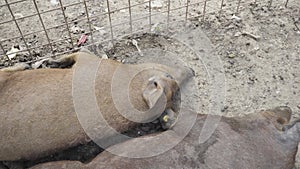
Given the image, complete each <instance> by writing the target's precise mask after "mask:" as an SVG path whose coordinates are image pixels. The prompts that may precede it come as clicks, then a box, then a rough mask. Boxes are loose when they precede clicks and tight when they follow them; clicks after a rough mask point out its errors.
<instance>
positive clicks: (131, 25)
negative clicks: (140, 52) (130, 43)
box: [128, 0, 132, 34]
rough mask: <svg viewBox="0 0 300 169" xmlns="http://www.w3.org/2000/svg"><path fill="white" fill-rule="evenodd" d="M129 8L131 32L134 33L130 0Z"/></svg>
mask: <svg viewBox="0 0 300 169" xmlns="http://www.w3.org/2000/svg"><path fill="white" fill-rule="evenodd" d="M128 5H129V7H128V10H129V24H130V33H131V34H132V13H131V2H130V0H128Z"/></svg>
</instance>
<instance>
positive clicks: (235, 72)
mask: <svg viewBox="0 0 300 169" xmlns="http://www.w3.org/2000/svg"><path fill="white" fill-rule="evenodd" d="M215 1H216V0H215ZM30 2H31V1H30ZM73 2H75V1H72V3H73ZM126 2H127V1H126ZM138 2H142V1H135V2H133V4H134V3H138ZM161 2H162V4H163V7H161V8H160V7H158V8H157V9H153V11H152V12H154V13H155V12H159V11H163V9H164V8H166V6H165V2H164V1H161ZM184 2H185V1H176V4H175V5H183V4H184ZM211 2H212V3H210V4H209V6H208V8H207V10H208V12H210V13H209V14H207V15H206V17H205V20H204V21H202V17H195V18H192V19H189V20H188V21H187V22H186V23H185V22H174V23H171V24H170V25H169V28H170V29H169V31H165V29H164V28H165V27H166V25H164V24H163V23H164V22H165V20H166V17H165V16H166V15H165V14H164V15H157V16H154V17H153V18H152V23H153V24H152V27H151V28H152V33H151V34H145V33H143V32H146V31H147V30H148V27H147V26H145V25H147V23H148V20H147V18H145V19H143V20H141V21H138V22H136V23H134V24H133V27H134V29H136V30H141V31H142V33H138V34H135V35H134V36H126V37H124V38H122V39H120V40H116V41H115V46H114V47H113V46H112V44H111V43H103V44H101V45H96V46H92V47H88V49H89V50H91V51H92V52H94V53H96V54H103V52H102V50H103V51H104V52H105V54H106V55H107V56H108V58H112V59H116V60H119V61H121V62H123V63H141V62H158V63H162V64H167V65H173V64H175V65H176V64H180V65H186V66H189V67H191V68H193V69H194V70H195V72H196V88H197V89H198V90H197V91H195V93H193V94H194V95H195V98H197V105H196V106H198V108H199V112H198V113H204V114H206V113H210V114H222V115H226V116H238V115H243V114H248V113H253V112H256V111H259V110H262V109H268V108H272V107H275V106H279V105H287V106H289V107H290V108H291V109H292V110H293V112H294V114H293V116H294V118H298V117H300V100H299V98H300V29H299V28H300V1H298V0H294V1H292V0H290V2H289V5H288V7H287V8H285V7H284V3H283V2H276V3H275V2H274V4H272V6H271V7H269V6H268V3H267V1H259V2H258V3H257V4H253V3H252V4H250V3H247V4H246V3H245V2H244V1H242V3H241V8H240V12H239V13H238V14H236V15H234V12H233V11H235V6H234V5H233V4H235V3H236V1H228V2H226V3H225V4H226V6H224V8H225V7H226V8H225V9H224V10H223V11H222V12H221V13H218V12H213V10H214V9H215V8H217V7H216V6H214V5H213V2H214V1H211ZM217 2H219V1H217ZM2 3H3V2H2ZM65 3H66V4H69V3H71V1H68V0H66V1H65ZM88 4H89V3H88ZM125 4H126V3H125V2H123V1H119V2H118V3H117V1H115V2H112V5H111V7H112V9H116V8H121V7H122V6H125ZM218 4H219V3H218ZM146 5H147V4H144V5H141V6H137V7H135V8H134V9H133V10H134V12H133V16H132V17H133V18H134V17H137V16H140V17H141V16H146V15H147V13H148V11H147V8H145V6H146ZM21 6H27V7H28V8H26V9H27V10H24V9H23V8H21ZM38 6H39V7H40V11H43V10H46V9H50V8H54V7H59V6H57V5H56V6H55V5H52V4H51V3H50V1H45V3H41V2H39V3H38ZM93 6H99V8H96V7H93ZM200 6H201V5H198V6H195V7H192V8H191V9H190V10H189V11H190V12H189V13H188V16H189V17H193V16H196V15H198V14H199V13H198V12H197V10H195V9H197V8H198V9H199V8H200ZM2 8H3V9H1V10H0V11H1V12H0V20H3V21H5V20H8V19H9V17H8V16H9V11H8V10H7V9H4V7H2ZM12 8H14V11H15V14H18V15H17V16H22V15H23V16H26V15H27V13H29V14H30V13H34V11H35V9H34V7H33V6H32V4H29V2H24V3H23V4H15V5H13V6H12ZM28 9H29V10H28ZM200 9H202V8H200ZM65 11H66V14H67V16H68V20H69V21H72V20H74V23H72V24H70V27H73V26H74V25H77V26H78V27H80V29H81V30H80V31H82V32H74V33H72V39H73V43H74V44H76V41H77V40H78V39H79V38H80V36H81V35H82V33H83V31H85V32H87V31H88V30H89V26H88V25H87V24H86V22H85V21H79V22H75V20H76V19H81V18H84V17H86V12H85V11H84V8H83V6H82V5H81V6H73V7H69V8H67V9H66V10H65ZM89 11H90V12H89V13H91V15H97V14H99V13H101V12H105V11H106V4H105V3H104V1H91V3H90V4H89ZM127 12H128V11H127V10H121V11H119V12H116V13H114V17H113V22H114V23H120V22H122V21H124V20H126V19H128V16H127ZM201 12H202V11H201ZM201 12H200V14H201ZM184 16H185V12H184V10H182V11H181V10H180V11H178V12H174V13H172V14H171V18H172V21H177V20H180V19H178V18H179V17H181V18H182V17H184ZM114 18H116V19H115V20H114ZM43 19H44V20H45V21H46V25H47V26H49V25H57V24H59V23H63V22H64V19H63V17H62V14H61V11H60V12H59V11H54V12H51V13H50V14H47V15H43ZM91 22H92V23H93V24H92V26H93V29H98V28H100V31H98V32H96V33H94V34H93V37H94V38H93V39H94V40H96V41H103V40H108V39H109V38H110V29H109V26H108V20H107V17H106V16H99V17H95V18H93V19H91ZM38 24H40V23H39V20H38V18H35V19H33V18H32V19H30V20H28V19H22V20H20V25H22V29H24V30H25V33H28V32H32V31H33V30H35V28H36V27H37V25H38ZM47 26H46V27H47ZM0 28H1V30H2V31H1V32H0V37H1V39H2V40H3V39H7V38H11V37H12V35H17V34H18V30H17V29H16V28H15V25H14V24H13V23H8V24H3V25H0ZM114 31H115V34H114V36H116V37H118V36H119V35H120V36H121V35H124V34H127V33H130V25H128V24H127V25H126V26H124V25H121V26H116V27H115V29H114ZM23 33H24V32H23ZM34 35H35V36H34ZM34 35H29V36H28V37H26V38H28V39H27V41H28V42H30V46H32V47H34V46H37V45H40V44H45V43H46V42H47V39H46V37H45V36H44V33H38V34H34ZM67 36H68V32H67V31H66V28H65V27H59V28H54V29H51V30H50V32H49V37H50V39H51V40H53V41H55V40H58V39H62V37H67ZM133 40H134V41H136V42H137V44H138V47H139V49H140V52H139V51H138V49H137V47H136V46H135V45H133V43H132V42H133ZM90 43H92V41H91V36H90V34H88V43H87V44H90ZM2 45H3V46H4V48H5V49H6V50H7V51H8V50H10V48H11V46H13V45H15V46H19V48H24V47H25V46H24V43H23V42H22V40H21V39H20V38H17V39H14V40H10V41H5V42H3V43H2ZM52 47H53V48H54V49H55V52H56V53H59V52H65V51H70V50H73V49H74V48H73V47H72V43H71V41H70V40H62V41H60V42H58V43H56V44H55V45H53V46H52ZM99 51H100V52H99ZM32 53H34V55H32V56H28V53H27V52H23V53H19V54H18V55H17V56H16V57H15V58H13V59H12V60H8V59H7V58H6V57H4V56H1V58H0V59H1V60H0V68H2V67H7V66H11V65H13V64H15V63H17V62H34V61H35V60H38V59H39V58H40V57H45V56H51V51H50V48H49V47H43V48H39V49H34V50H32ZM0 54H1V55H3V53H1V52H0ZM93 152H99V150H95V151H93ZM76 158H77V157H76ZM82 158H83V157H82Z"/></svg>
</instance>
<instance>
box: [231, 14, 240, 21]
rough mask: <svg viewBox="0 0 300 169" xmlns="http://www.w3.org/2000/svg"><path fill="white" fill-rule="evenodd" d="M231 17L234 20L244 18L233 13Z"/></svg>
mask: <svg viewBox="0 0 300 169" xmlns="http://www.w3.org/2000/svg"><path fill="white" fill-rule="evenodd" d="M231 19H232V20H236V21H241V20H242V18H240V17H238V16H236V15H232V17H231Z"/></svg>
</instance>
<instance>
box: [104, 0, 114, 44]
mask: <svg viewBox="0 0 300 169" xmlns="http://www.w3.org/2000/svg"><path fill="white" fill-rule="evenodd" d="M106 3H107V11H108V20H109V27H110V35H111V42H112V43H113V41H114V33H113V27H112V22H111V12H110V7H109V0H106Z"/></svg>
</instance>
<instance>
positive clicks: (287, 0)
mask: <svg viewBox="0 0 300 169" xmlns="http://www.w3.org/2000/svg"><path fill="white" fill-rule="evenodd" d="M288 3H289V0H286V2H285V5H284V6H285V7H286V8H287V6H288Z"/></svg>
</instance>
